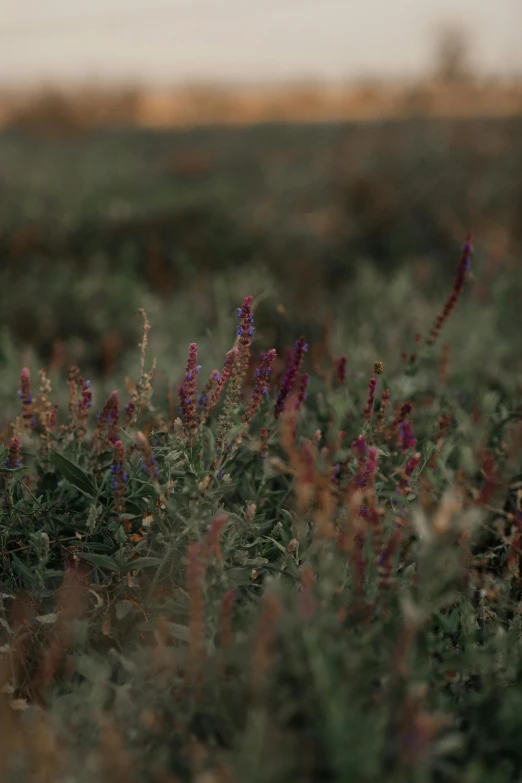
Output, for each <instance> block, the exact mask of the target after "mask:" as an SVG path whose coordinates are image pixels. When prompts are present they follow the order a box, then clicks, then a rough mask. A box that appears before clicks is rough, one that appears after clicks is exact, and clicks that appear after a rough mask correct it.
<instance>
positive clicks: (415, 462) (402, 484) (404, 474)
mask: <svg viewBox="0 0 522 783" xmlns="http://www.w3.org/2000/svg"><path fill="white" fill-rule="evenodd" d="M414 443H415V444H416V443H417V441H416V440H415V439H414ZM420 461H421V454H420V452H419V451H416V452H415V454H414V455H413V456H412V457H410V459H409V460H408V461H407V462H406V465H405V466H404V468H403V469H402V470H399V471H398V473H399V477H400V478H399V486H398V487H397V490H398V493H399V494H400V495H402V496H403V497H405V496H406V495H407V494H408V492H409V491H410V489H411V481H410V479H411V477H412V475H413V474H414V472H415V471H416V470H417V468H418V467H419V465H420Z"/></svg>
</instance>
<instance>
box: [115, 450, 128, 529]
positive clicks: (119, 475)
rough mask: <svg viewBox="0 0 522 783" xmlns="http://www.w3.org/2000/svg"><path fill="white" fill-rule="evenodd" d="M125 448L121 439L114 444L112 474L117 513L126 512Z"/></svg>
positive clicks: (126, 478)
mask: <svg viewBox="0 0 522 783" xmlns="http://www.w3.org/2000/svg"><path fill="white" fill-rule="evenodd" d="M124 462H125V449H124V448H123V443H122V442H121V440H117V441H116V443H115V444H114V451H113V458H112V465H111V475H112V496H113V498H114V508H115V511H116V513H117V514H123V513H124V512H125V485H126V483H127V481H128V476H127V473H126V471H125V468H124Z"/></svg>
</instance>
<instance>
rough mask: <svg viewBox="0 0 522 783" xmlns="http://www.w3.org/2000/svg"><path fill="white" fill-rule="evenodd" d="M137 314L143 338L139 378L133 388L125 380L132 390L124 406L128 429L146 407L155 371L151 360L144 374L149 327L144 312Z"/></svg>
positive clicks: (127, 381) (153, 362) (140, 311)
mask: <svg viewBox="0 0 522 783" xmlns="http://www.w3.org/2000/svg"><path fill="white" fill-rule="evenodd" d="M137 312H138V313H139V314H140V315H141V316H142V318H143V336H142V340H141V343H140V345H139V348H140V377H139V378H138V382H137V384H136V386H133V384H132V383H131V381H130V380H129V379H128V378H127V379H126V383H127V386H128V387H129V388H132V391H131V399H130V400H129V402H128V403H127V405H126V406H125V416H126V422H127V425H128V426H129V427H134V426H135V424H136V422H137V420H138V416H139V415H140V413H141V411H142V410H143V409H144V408H145V407H146V406H147V405H148V401H149V397H150V394H151V392H152V378H153V376H154V371H155V369H156V359H153V360H152V365H151V368H150V370H148V371H147V372H145V354H146V352H147V345H148V342H149V332H150V329H151V326H150V323H149V319H148V318H147V313H146V312H145V310H144V309H143V308H142V307H140V308H139V310H138V311H137Z"/></svg>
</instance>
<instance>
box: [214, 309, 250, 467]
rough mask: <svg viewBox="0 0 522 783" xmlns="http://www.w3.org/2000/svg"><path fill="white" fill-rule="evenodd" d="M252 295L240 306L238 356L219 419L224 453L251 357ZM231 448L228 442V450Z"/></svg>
mask: <svg viewBox="0 0 522 783" xmlns="http://www.w3.org/2000/svg"><path fill="white" fill-rule="evenodd" d="M252 301H253V297H252V296H247V297H245V299H244V300H243V304H242V305H241V307H240V308H238V311H237V313H238V317H239V318H240V319H241V323H240V324H239V326H238V327H237V335H238V338H239V339H238V346H237V351H238V352H237V358H236V361H235V362H234V363H233V365H232V368H231V373H230V382H229V384H228V390H227V394H226V396H225V401H224V405H223V412H222V414H221V415H220V416H219V419H218V438H217V446H216V452H217V455H218V457H219V455H222V454H223V452H224V450H225V447H226V439H227V435H228V432H229V431H230V429H231V427H232V425H233V422H234V412H235V410H236V409H237V408H238V407H239V405H240V402H241V390H242V387H243V383H244V381H245V377H246V374H247V371H248V363H249V359H250V346H251V344H252V336H253V334H254V327H253V326H252V324H253V323H254V315H253V313H252ZM230 448H231V444H228V447H227V450H229V449H230Z"/></svg>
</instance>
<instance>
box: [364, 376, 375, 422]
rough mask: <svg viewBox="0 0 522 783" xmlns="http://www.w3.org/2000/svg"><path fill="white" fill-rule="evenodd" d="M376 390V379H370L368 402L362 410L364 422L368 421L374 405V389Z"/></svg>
mask: <svg viewBox="0 0 522 783" xmlns="http://www.w3.org/2000/svg"><path fill="white" fill-rule="evenodd" d="M376 388H377V378H370V383H369V384H368V400H367V402H366V406H365V408H364V421H370V419H371V417H372V413H373V406H374V403H375V389H376Z"/></svg>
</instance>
